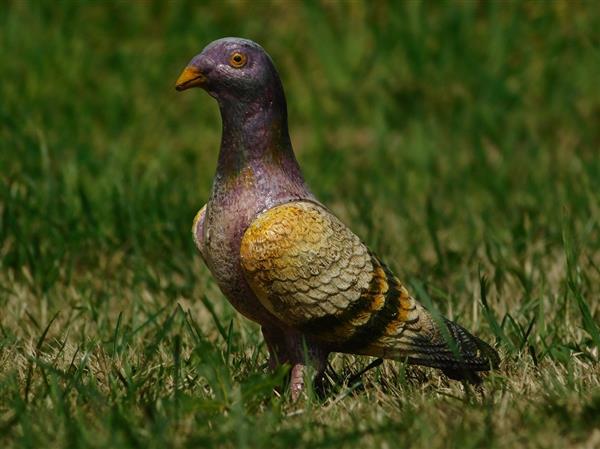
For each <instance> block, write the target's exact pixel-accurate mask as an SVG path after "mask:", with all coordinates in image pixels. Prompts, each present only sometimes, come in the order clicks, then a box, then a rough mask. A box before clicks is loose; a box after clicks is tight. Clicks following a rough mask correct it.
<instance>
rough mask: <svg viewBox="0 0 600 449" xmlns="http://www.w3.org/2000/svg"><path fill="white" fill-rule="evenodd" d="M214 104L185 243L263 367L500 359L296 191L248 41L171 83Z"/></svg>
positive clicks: (267, 65) (277, 114) (275, 89)
mask: <svg viewBox="0 0 600 449" xmlns="http://www.w3.org/2000/svg"><path fill="white" fill-rule="evenodd" d="M192 87H200V88H202V89H204V90H205V91H206V92H208V94H209V95H211V96H212V97H214V98H215V99H216V100H217V102H218V104H219V108H220V112H221V119H222V137H221V149H220V152H219V157H218V162H217V169H216V174H215V177H214V181H213V186H212V192H211V194H210V198H209V200H208V203H207V204H206V205H205V206H204V207H203V208H202V209H200V211H199V212H198V214H197V215H196V218H195V219H194V223H193V228H192V232H193V237H194V241H195V244H196V246H197V247H198V250H199V251H200V254H201V256H202V258H203V260H204V262H205V263H206V265H207V267H208V268H209V270H210V271H211V273H212V275H213V276H214V278H215V280H216V282H217V284H218V285H219V287H220V289H221V291H222V292H223V294H224V295H225V296H226V297H227V299H228V300H229V301H230V302H231V304H232V305H233V307H234V308H235V309H236V310H237V311H238V312H240V313H241V314H242V315H244V316H245V317H246V318H248V319H250V320H252V321H254V322H256V323H258V324H259V325H260V326H261V330H262V334H263V336H264V339H265V342H266V344H267V347H268V350H269V365H270V366H271V367H272V368H275V367H277V366H278V365H280V364H283V363H287V364H289V365H290V366H291V370H290V373H289V383H290V390H291V396H292V398H293V400H296V399H297V398H298V396H299V395H300V393H301V391H302V390H303V384H304V369H305V367H306V366H307V365H308V364H310V365H312V366H313V367H314V368H315V369H316V371H317V373H321V374H322V373H323V372H324V370H325V368H326V366H327V358H328V355H329V354H330V353H331V352H342V353H350V354H358V355H367V356H374V357H380V358H386V359H396V360H404V361H407V362H408V363H412V364H418V365H425V366H429V367H433V368H438V369H441V370H443V371H444V372H445V373H446V374H447V375H448V376H449V377H450V378H453V379H457V380H461V379H464V380H467V381H471V382H476V381H478V380H479V377H478V376H477V374H476V373H477V372H478V371H487V370H490V369H491V368H496V367H497V366H498V364H499V357H498V354H497V353H496V351H495V350H494V349H493V348H492V347H491V346H489V345H488V344H487V343H485V342H484V341H482V340H480V339H479V338H477V337H475V336H473V335H471V334H470V333H469V332H467V331H466V330H465V329H464V328H462V327H461V326H459V325H458V324H456V323H454V322H452V321H450V320H448V319H446V318H444V317H442V316H440V315H439V314H436V313H434V312H433V311H429V310H427V309H426V308H425V307H424V306H423V305H421V304H420V303H419V302H417V300H416V299H415V298H414V297H413V296H412V295H411V294H410V293H409V291H408V290H407V288H406V286H405V285H404V284H403V283H402V282H401V281H400V280H399V279H398V278H397V277H396V276H395V275H394V273H392V271H391V270H390V269H389V268H388V267H387V266H386V265H385V264H384V263H383V262H382V261H381V260H380V259H379V258H378V257H377V256H376V255H375V254H374V253H373V252H372V251H371V250H369V248H367V246H366V245H365V244H364V243H363V242H362V241H361V240H360V238H359V237H357V236H356V234H354V233H353V232H352V231H351V230H350V229H349V228H348V227H346V226H345V225H344V224H343V223H342V222H341V221H340V220H339V219H338V218H337V217H336V216H335V215H334V214H333V213H332V212H331V211H330V210H329V209H327V207H325V206H324V205H323V204H321V203H320V202H319V201H318V200H317V199H316V198H315V196H314V195H313V193H312V192H311V191H310V189H309V188H308V186H307V185H306V183H305V181H304V178H303V177H302V173H301V171H300V167H299V165H298V162H297V161H296V158H295V156H294V152H293V149H292V144H291V141H290V136H289V133H288V121H287V105H286V100H285V95H284V92H283V87H282V84H281V80H280V79H279V75H278V73H277V70H276V69H275V66H274V64H273V61H272V60H271V58H270V56H269V55H268V54H267V53H266V52H265V50H263V48H262V47H261V46H260V45H258V44H256V43H255V42H253V41H250V40H247V39H241V38H233V37H230V38H224V39H219V40H216V41H214V42H212V43H210V44H209V45H208V46H206V48H204V50H202V52H201V53H200V54H198V55H197V56H195V57H194V58H193V59H192V60H191V61H190V63H189V64H188V65H187V67H186V68H185V69H184V70H183V72H182V74H181V75H180V77H179V79H178V80H177V82H176V89H177V90H178V91H183V90H186V89H189V88H192Z"/></svg>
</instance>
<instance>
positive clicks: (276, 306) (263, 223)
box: [240, 201, 498, 377]
mask: <svg viewBox="0 0 600 449" xmlns="http://www.w3.org/2000/svg"><path fill="white" fill-rule="evenodd" d="M240 256H241V265H242V269H243V271H244V274H245V276H246V279H247V281H248V283H249V285H250V287H251V288H252V290H253V291H254V293H255V294H256V296H257V297H258V299H259V300H260V301H261V303H262V304H263V305H264V306H265V307H266V308H267V309H268V310H270V311H271V312H272V313H273V314H274V315H275V316H276V317H278V318H279V319H280V320H282V321H283V322H284V323H286V324H287V325H289V326H291V327H293V328H296V329H298V330H300V331H302V332H303V333H304V334H306V335H310V336H311V337H313V338H315V339H317V340H319V341H321V342H323V344H325V345H327V347H328V348H330V349H331V350H332V351H337V352H347V353H353V354H363V355H371V356H376V357H385V358H393V359H407V360H408V361H409V362H412V363H416V364H421V365H427V366H432V367H435V368H441V369H444V370H446V371H447V372H448V374H449V375H450V376H452V377H456V376H458V377H460V375H459V374H457V372H455V371H460V370H474V371H481V370H488V369H490V365H492V366H496V365H497V364H498V356H497V354H496V352H495V351H494V350H493V349H492V348H491V347H490V346H488V345H487V344H486V343H484V342H483V341H481V340H479V339H478V338H476V337H474V336H472V335H471V334H469V333H468V332H467V331H466V330H465V329H463V328H462V327H460V326H458V325H457V324H455V323H453V322H451V321H449V320H446V319H445V318H442V317H440V318H439V319H437V320H434V319H433V317H432V315H431V314H430V313H429V312H428V311H427V310H426V309H425V308H424V307H423V306H422V305H421V304H419V303H418V302H417V301H416V300H415V299H414V298H413V297H412V296H410V294H409V293H408V291H407V289H406V288H405V287H404V285H402V283H401V282H400V280H399V279H398V278H397V277H395V276H394V275H393V273H391V271H390V270H389V269H388V268H387V267H386V266H385V265H384V264H383V263H382V262H381V261H380V260H379V259H378V258H377V257H375V256H374V255H373V254H372V253H371V252H370V251H369V250H368V248H367V247H366V246H365V245H364V244H363V243H362V242H361V241H360V239H359V238H358V237H357V236H356V235H355V234H354V233H352V231H350V230H349V229H348V228H347V227H346V226H345V225H344V224H343V223H342V222H341V221H340V220H338V219H337V218H336V217H335V216H333V215H332V214H331V213H330V212H329V211H327V210H326V209H325V208H324V207H322V206H320V205H318V204H316V203H312V202H308V201H299V202H292V203H286V204H283V205H280V206H276V207H274V208H272V209H269V210H267V211H266V212H263V213H262V214H260V215H259V216H258V217H257V218H256V219H255V220H254V221H253V222H252V223H251V225H250V226H249V228H248V229H247V230H246V232H245V233H244V236H243V238H242V243H241V248H240Z"/></svg>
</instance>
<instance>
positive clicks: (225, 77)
mask: <svg viewBox="0 0 600 449" xmlns="http://www.w3.org/2000/svg"><path fill="white" fill-rule="evenodd" d="M191 87H201V88H203V89H204V90H206V91H207V92H208V93H209V94H210V95H211V96H213V97H215V98H216V99H217V100H219V102H224V103H230V102H252V101H254V100H256V99H258V98H265V97H267V98H268V97H272V94H273V92H271V91H273V90H280V89H281V82H280V81H279V76H278V75H277V71H276V70H275V67H274V65H273V62H272V61H271V58H270V57H269V55H268V54H267V53H266V52H265V51H264V50H263V48H262V47H261V46H260V45H258V44H257V43H255V42H252V41H250V40H247V39H241V38H237V37H228V38H224V39H219V40H216V41H214V42H211V43H210V44H208V45H207V46H206V48H204V50H202V52H201V53H200V54H198V55H196V56H195V57H194V58H193V59H192V60H191V61H190V62H189V64H188V65H187V67H186V68H185V69H184V70H183V72H182V74H181V75H180V76H179V79H178V80H177V82H176V84H175V88H176V89H177V90H178V91H182V90H186V89H189V88H191ZM269 93H271V95H269Z"/></svg>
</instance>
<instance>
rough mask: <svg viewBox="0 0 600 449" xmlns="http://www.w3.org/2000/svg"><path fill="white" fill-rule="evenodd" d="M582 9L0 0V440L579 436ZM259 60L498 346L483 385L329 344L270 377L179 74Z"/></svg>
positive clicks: (594, 386)
mask: <svg viewBox="0 0 600 449" xmlns="http://www.w3.org/2000/svg"><path fill="white" fill-rule="evenodd" d="M598 30H600V10H598V8H597V7H595V5H594V4H593V3H590V2H587V3H584V2H566V1H557V2H510V3H500V2H481V3H475V2H444V3H438V2H436V3H420V2H416V1H406V2H401V3H376V4H373V5H369V4H367V3H337V2H325V3H323V4H321V3H318V2H314V1H310V2H306V3H292V2H275V3H256V4H255V3H244V2H223V3H222V2H214V3H209V4H205V5H199V4H195V3H192V2H189V3H186V2H174V3H164V2H159V1H157V2H150V3H141V2H139V3H137V2H128V3H121V2H111V3H84V2H59V3H56V2H31V3H27V2H25V1H17V0H15V1H9V2H8V4H6V5H5V6H4V7H3V8H2V11H1V12H0V61H1V63H0V65H1V67H2V74H3V82H2V83H0V98H2V102H1V106H0V145H1V148H0V445H1V446H2V447H5V448H25V447H36V448H37V447H96V448H102V447H107V448H108V447H111V448H113V447H123V448H135V447H148V448H152V447H161V448H162V447H223V448H228V447H249V448H259V447H273V448H278V447H282V448H283V447H285V448H288V447H310V448H311V449H316V448H332V447H336V448H338V447H356V446H359V447H367V448H368V447H373V448H374V447H382V448H388V447H411V448H421V447H427V448H437V447H461V448H478V447H485V448H519V447H539V448H546V447H547V448H550V447H589V448H592V447H598V445H600V431H599V430H598V429H599V428H600V367H599V363H598V358H599V357H600V354H599V348H600V325H599V322H600V305H599V301H598V298H599V293H600V287H599V286H600V228H599V226H600V207H599V206H598V205H599V204H600V201H599V200H600V194H599V192H600V158H599V157H598V149H599V148H600V127H599V126H598V123H599V122H600V89H598V79H599V77H600V34H599V31H598ZM226 35H240V36H244V37H249V38H252V39H254V40H256V41H258V42H260V43H262V44H263V46H264V47H265V48H266V49H267V50H268V51H269V52H270V53H271V55H272V56H273V58H274V60H275V61H276V64H277V65H278V67H279V69H280V72H281V75H282V79H283V82H284V85H285V87H286V92H287V96H288V103H289V107H290V122H291V134H292V139H293V141H294V144H295V147H296V151H297V154H298V158H299V160H300V162H301V165H302V166H303V169H304V173H305V175H306V177H307V178H308V180H309V182H310V184H311V186H312V187H313V190H314V191H315V192H316V193H317V195H318V196H319V197H320V198H321V199H322V200H323V201H324V202H325V203H326V204H327V205H328V206H330V207H331V208H332V209H333V210H334V211H335V212H336V214H338V215H339V216H340V217H341V218H342V219H343V220H344V221H345V222H346V223H347V224H349V225H350V226H351V227H352V229H354V230H355V231H356V232H357V233H358V234H359V235H360V236H361V237H362V238H363V239H364V240H365V241H366V242H368V243H369V245H370V246H371V248H373V249H374V250H375V251H376V252H377V253H378V254H379V255H380V256H381V257H382V258H383V259H384V260H385V261H386V262H387V263H388V264H389V265H390V266H391V267H392V268H393V269H394V270H395V271H396V272H397V273H398V274H399V275H400V276H401V277H402V278H403V279H405V280H406V281H407V283H408V284H409V285H410V286H411V288H412V291H414V292H415V293H416V294H417V296H418V297H419V298H421V299H422V301H423V302H428V301H430V302H431V303H432V304H435V306H436V307H437V308H439V309H440V310H441V311H442V312H443V313H444V314H446V315H447V316H449V317H451V318H453V319H455V320H458V321H459V322H460V323H461V324H463V325H464V326H465V327H467V328H468V329H471V330H473V331H474V332H475V333H477V334H478V335H480V336H481V337H483V338H485V339H486V340H488V341H490V342H493V343H494V344H495V345H496V346H497V348H498V350H499V351H500V353H501V356H502V358H503V364H502V368H501V370H500V371H498V372H497V373H494V374H492V375H491V376H489V377H488V378H487V379H486V382H485V384H484V388H483V390H482V391H475V390H472V389H467V390H465V389H464V387H463V386H462V385H461V384H460V383H456V382H449V381H448V380H447V379H445V378H444V377H443V376H441V375H440V373H439V372H437V371H435V370H429V369H424V368H418V367H409V366H405V365H403V364H402V363H394V362H386V363H384V365H382V366H381V367H378V368H377V369H374V370H372V371H370V372H369V373H367V374H366V375H364V376H363V377H362V383H360V384H358V385H348V384H347V383H344V382H343V380H344V379H347V378H348V376H349V375H350V373H356V372H358V371H360V369H361V368H362V367H364V366H366V365H367V364H368V362H369V360H367V359H364V358H354V357H352V356H344V355H336V356H335V357H334V358H333V359H332V364H333V366H334V368H335V369H336V371H337V372H338V373H340V375H341V379H342V381H341V384H339V385H336V387H335V388H334V389H333V391H332V392H331V393H330V395H329V396H328V397H327V398H326V399H325V400H320V399H318V398H316V397H315V396H314V395H313V394H312V393H310V392H309V395H308V397H306V398H305V399H304V400H303V401H301V402H300V403H297V404H294V403H292V402H291V401H290V399H289V397H288V396H287V395H285V394H284V395H278V394H275V393H273V389H274V388H275V387H276V386H278V385H280V384H281V381H282V379H283V377H284V375H285V372H284V370H281V371H279V372H277V373H275V374H270V373H268V372H267V370H266V368H265V364H266V349H265V347H264V344H263V343H262V339H261V336H260V332H259V330H258V328H257V327H256V326H255V325H253V324H251V323H249V322H247V321H245V320H244V319H242V318H241V317H239V316H238V315H236V313H235V312H234V311H233V310H232V308H231V307H230V306H229V305H228V303H227V302H226V300H225V299H224V298H223V296H222V295H221V293H220V292H219V290H218V288H217V287H216V285H215V284H214V282H213V281H212V280H211V276H210V273H209V272H208V271H207V269H206V268H205V267H204V266H203V264H202V262H201V260H200V259H199V257H198V255H197V254H196V252H195V250H194V247H193V243H192V240H191V235H190V232H189V229H190V225H191V221H192V219H193V217H194V215H195V212H196V211H197V210H198V209H199V208H200V207H201V206H202V205H203V204H204V202H205V201H206V199H207V196H208V193H209V189H210V186H211V180H212V175H213V171H214V167H215V159H216V154H217V149H218V145H219V139H220V133H219V131H220V125H219V117H218V111H217V107H216V105H215V104H214V101H213V100H212V99H210V98H209V97H208V96H207V95H205V94H203V93H202V92H200V91H194V92H186V94H185V95H183V94H177V93H176V92H175V91H174V89H173V85H174V81H175V79H176V77H177V75H178V74H179V72H180V70H181V69H182V68H183V67H184V66H185V64H186V63H187V61H188V60H189V59H190V58H191V57H192V56H193V55H195V54H196V53H197V52H199V51H200V50H201V49H202V47H203V46H204V45H205V44H207V43H208V42H210V41H211V40H213V39H216V38H219V37H222V36H226Z"/></svg>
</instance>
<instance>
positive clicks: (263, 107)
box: [217, 87, 303, 182]
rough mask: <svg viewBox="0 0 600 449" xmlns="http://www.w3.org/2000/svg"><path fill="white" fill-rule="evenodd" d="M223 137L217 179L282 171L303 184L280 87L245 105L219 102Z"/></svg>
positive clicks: (224, 100) (236, 102) (241, 102)
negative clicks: (249, 170)
mask: <svg viewBox="0 0 600 449" xmlns="http://www.w3.org/2000/svg"><path fill="white" fill-rule="evenodd" d="M219 107H220V109H221V118H222V121H223V134H222V139H221V151H220V153H219V161H218V164H217V179H231V178H235V177H238V176H239V175H240V173H242V172H244V171H246V170H248V169H251V170H253V171H254V172H257V171H258V172H263V171H264V172H267V173H265V174H270V173H273V172H277V171H279V172H284V173H285V175H286V177H290V178H291V180H293V181H295V182H298V181H299V182H303V180H302V174H301V173H300V167H299V166H298V162H297V161H296V158H295V156H294V152H293V150H292V144H291V142H290V136H289V133H288V124H287V106H286V102H285V97H284V95H283V92H282V89H281V87H279V89H273V90H270V91H267V92H265V94H264V95H261V97H260V98H258V99H255V100H252V101H249V102H244V101H240V100H235V99H232V100H229V99H220V101H219Z"/></svg>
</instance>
